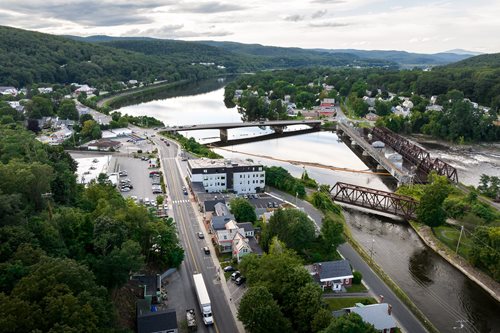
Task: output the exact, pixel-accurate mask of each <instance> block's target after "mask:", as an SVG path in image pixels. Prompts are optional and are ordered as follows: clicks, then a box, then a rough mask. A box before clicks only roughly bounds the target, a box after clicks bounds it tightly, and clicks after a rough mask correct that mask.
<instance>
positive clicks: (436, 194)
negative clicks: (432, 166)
mask: <svg viewBox="0 0 500 333" xmlns="http://www.w3.org/2000/svg"><path fill="white" fill-rule="evenodd" d="M429 181H430V184H428V185H426V186H425V188H424V192H423V194H422V197H421V198H420V203H419V205H418V208H417V219H418V221H419V222H421V223H423V224H426V225H428V226H431V227H435V226H439V225H442V224H444V222H445V221H446V211H445V210H444V209H443V203H444V200H445V199H446V198H447V197H448V194H449V193H450V185H449V183H448V179H447V178H446V177H445V176H438V175H437V174H436V173H435V172H432V173H431V174H430V175H429Z"/></svg>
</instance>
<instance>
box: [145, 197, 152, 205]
mask: <svg viewBox="0 0 500 333" xmlns="http://www.w3.org/2000/svg"><path fill="white" fill-rule="evenodd" d="M150 202H151V201H149V198H144V204H145V205H146V206H149V203H150Z"/></svg>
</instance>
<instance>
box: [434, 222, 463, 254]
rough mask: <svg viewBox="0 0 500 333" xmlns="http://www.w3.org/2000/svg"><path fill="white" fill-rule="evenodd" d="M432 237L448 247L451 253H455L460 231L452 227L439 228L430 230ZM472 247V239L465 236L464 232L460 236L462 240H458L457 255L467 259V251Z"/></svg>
mask: <svg viewBox="0 0 500 333" xmlns="http://www.w3.org/2000/svg"><path fill="white" fill-rule="evenodd" d="M432 231H433V232H434V235H436V237H437V238H438V239H439V240H440V241H441V242H443V243H444V244H445V245H446V246H448V247H449V248H450V249H451V250H452V251H455V250H456V248H457V243H458V238H459V237H460V229H458V228H457V227H453V226H446V225H443V226H440V227H435V228H432ZM471 246H472V239H471V238H470V237H467V236H466V233H465V232H464V233H463V234H462V239H461V240H460V248H459V249H458V252H459V254H460V255H461V256H462V257H464V258H467V255H468V253H469V249H470V248H471Z"/></svg>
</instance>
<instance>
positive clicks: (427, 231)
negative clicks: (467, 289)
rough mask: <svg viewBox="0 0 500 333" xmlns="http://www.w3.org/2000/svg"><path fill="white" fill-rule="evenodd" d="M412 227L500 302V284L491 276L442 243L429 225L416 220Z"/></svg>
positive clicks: (425, 240)
mask: <svg viewBox="0 0 500 333" xmlns="http://www.w3.org/2000/svg"><path fill="white" fill-rule="evenodd" d="M410 225H411V227H412V228H413V230H415V232H416V233H417V235H418V236H419V237H420V239H421V240H422V241H423V242H424V243H425V245H427V246H428V247H430V248H431V249H432V250H433V251H434V252H436V253H437V254H439V255H440V256H441V257H442V258H443V259H444V260H446V261H447V262H448V263H450V264H451V265H452V266H453V267H455V268H456V269H458V270H459V271H461V272H462V273H463V274H464V275H465V276H467V277H468V278H469V279H470V280H471V281H474V282H475V283H476V284H477V285H478V286H480V287H481V288H483V290H484V291H486V292H487V293H488V294H490V295H491V296H492V297H493V298H494V299H496V300H497V302H500V284H499V283H498V282H496V281H495V280H493V279H492V278H491V277H490V276H488V275H487V274H485V273H483V272H482V271H480V270H479V269H477V268H475V267H473V266H472V265H471V264H470V263H469V262H467V261H466V260H465V259H464V258H462V257H461V256H459V255H457V254H455V253H454V252H453V251H451V250H450V249H449V248H448V247H446V245H444V244H443V243H441V242H440V241H439V240H438V239H437V238H436V236H434V233H433V232H432V229H431V228H430V227H428V226H425V225H421V224H418V223H416V222H410Z"/></svg>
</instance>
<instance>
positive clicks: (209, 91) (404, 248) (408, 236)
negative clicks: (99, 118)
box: [120, 80, 500, 333]
mask: <svg viewBox="0 0 500 333" xmlns="http://www.w3.org/2000/svg"><path fill="white" fill-rule="evenodd" d="M214 81H215V80H210V81H207V82H201V83H199V84H195V85H188V86H186V87H185V88H184V89H182V88H181V89H179V88H177V90H178V92H179V93H178V95H177V97H170V98H167V99H159V100H154V101H150V102H145V103H142V104H138V105H132V106H127V107H124V108H121V109H120V112H122V113H124V114H125V113H128V114H130V115H134V116H137V115H148V116H153V117H156V118H158V119H160V120H162V121H163V122H164V123H165V124H167V125H177V126H179V125H192V124H203V123H220V122H239V121H241V115H240V114H239V113H238V111H237V109H236V108H231V109H228V108H226V107H225V105H224V102H223V95H224V89H223V86H224V82H214ZM190 92H191V95H190ZM264 133H271V130H270V129H267V128H263V129H261V128H257V127H256V128H244V129H232V130H229V137H230V139H232V138H246V137H252V136H257V135H261V134H264ZM183 134H184V135H186V136H193V137H194V138H196V139H197V140H198V141H199V142H202V143H205V142H211V141H217V140H218V136H219V132H218V130H204V131H192V132H184V133H183ZM431 148H432V149H431V153H432V155H433V156H436V155H438V156H439V157H440V158H442V159H443V160H445V161H447V162H449V163H451V164H452V165H454V166H457V167H458V168H459V177H460V180H461V181H463V182H466V183H467V184H472V185H477V182H478V176H477V175H478V174H480V173H481V172H485V171H482V170H488V172H493V173H490V174H500V156H498V154H497V155H492V154H486V153H482V152H469V154H464V153H463V152H461V151H458V150H457V151H454V150H451V149H444V148H443V149H441V148H440V147H439V146H432V147H431ZM216 152H217V153H219V154H220V155H222V156H224V157H225V158H243V159H247V158H251V159H253V160H254V161H260V162H262V163H263V164H265V165H276V166H282V167H284V168H286V169H287V170H289V171H290V173H292V174H293V175H294V176H300V175H301V174H302V172H304V170H306V171H307V172H308V174H309V176H311V177H312V178H314V179H316V180H317V181H318V182H319V183H322V184H330V185H334V184H335V183H336V182H337V181H342V182H347V183H354V184H357V185H362V186H368V187H373V188H377V189H381V190H390V189H394V188H395V186H396V184H395V182H394V180H393V179H391V178H390V177H386V176H380V175H375V174H366V173H354V172H341V171H334V170H327V169H320V168H315V167H309V166H308V167H307V168H305V167H304V166H302V165H300V164H299V165H296V164H290V163H286V162H280V161H275V160H272V159H269V158H265V157H258V158H256V157H253V156H249V155H246V154H252V155H261V156H267V157H272V158H278V159H285V160H286V159H291V160H299V161H305V162H316V163H321V164H324V165H330V166H333V167H342V168H348V169H352V170H362V171H369V170H370V168H369V167H368V166H367V165H366V164H365V163H364V162H363V160H362V159H361V157H358V156H357V155H356V154H354V153H353V152H352V150H351V149H350V148H349V147H348V146H346V145H345V144H344V143H343V142H342V141H340V140H339V138H338V137H337V135H336V133H333V132H316V133H309V134H303V135H298V136H292V137H286V138H281V139H279V138H278V139H272V140H267V141H258V142H253V143H247V144H241V145H234V146H228V147H226V148H225V149H224V150H222V149H217V150H216ZM345 216H346V221H347V223H348V225H349V226H350V228H351V230H352V233H353V235H354V237H355V238H356V239H357V241H358V242H359V243H360V244H361V245H362V246H363V247H364V248H365V249H366V250H367V251H371V250H372V249H373V257H374V259H375V261H376V262H377V263H378V264H379V265H380V266H381V267H382V268H383V269H384V271H386V272H387V274H388V275H389V276H390V277H391V278H392V279H393V280H394V281H395V282H396V283H397V284H398V285H399V286H400V287H401V288H402V289H403V290H404V291H405V292H406V293H407V294H408V295H409V297H410V298H411V299H412V300H413V302H414V303H415V304H416V305H417V306H418V307H419V308H420V309H421V310H422V312H424V314H425V315H426V316H427V317H428V318H429V319H430V320H431V322H432V323H433V324H434V325H435V326H436V327H437V328H438V329H439V330H440V331H441V332H484V333H486V332H492V333H493V332H500V304H499V303H498V302H496V300H494V299H493V298H492V297H491V296H489V294H487V293H486V292H484V291H483V290H482V289H481V288H480V287H478V286H477V285H476V284H475V283H473V282H471V281H470V280H468V279H467V278H466V277H465V276H464V275H463V274H462V273H461V272H459V271H458V270H456V269H455V268H454V267H452V266H451V265H449V264H448V263H447V262H446V261H444V260H443V259H442V258H441V257H440V256H439V255H437V254H435V253H434V252H433V251H432V250H430V249H429V248H427V247H426V246H425V245H424V244H423V243H422V241H420V239H419V238H418V236H417V235H416V233H415V232H414V231H413V229H411V227H409V226H408V225H407V224H406V223H404V222H401V221H397V220H394V219H392V218H389V217H381V216H378V215H373V214H369V213H363V212H359V211H356V210H350V209H347V210H346V211H345Z"/></svg>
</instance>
